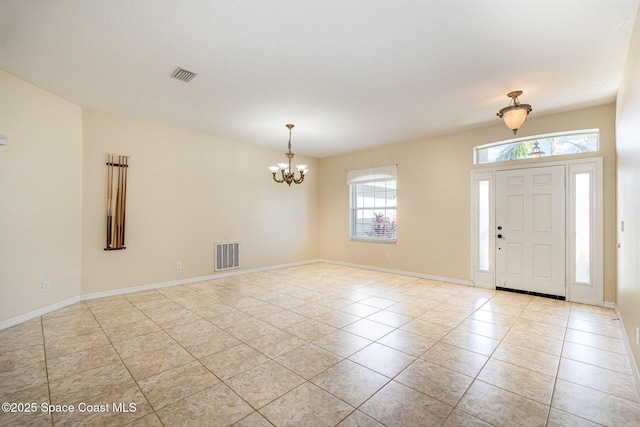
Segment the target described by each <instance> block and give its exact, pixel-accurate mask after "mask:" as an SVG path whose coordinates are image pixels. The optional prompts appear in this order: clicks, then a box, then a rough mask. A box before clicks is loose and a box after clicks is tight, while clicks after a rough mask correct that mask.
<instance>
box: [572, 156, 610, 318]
mask: <svg viewBox="0 0 640 427" xmlns="http://www.w3.org/2000/svg"><path fill="white" fill-rule="evenodd" d="M584 172H588V173H590V174H591V176H592V178H593V179H592V180H591V188H590V197H591V212H590V215H591V263H590V268H591V277H590V282H591V283H589V284H588V285H583V284H580V283H576V281H575V280H574V276H575V262H574V261H575V251H576V248H575V240H574V237H575V226H574V214H575V206H574V205H575V203H574V202H575V194H574V192H573V191H572V190H573V187H574V183H573V179H574V177H575V175H576V173H584ZM567 184H568V187H567V202H568V203H567V208H568V209H567V225H568V233H567V245H569V246H567V249H568V250H567V292H568V294H569V295H571V300H570V301H573V302H579V303H583V304H592V305H598V306H602V305H603V304H604V199H603V192H604V177H603V168H602V157H597V158H589V159H584V160H579V161H575V162H572V163H571V164H569V165H568V169H567Z"/></svg>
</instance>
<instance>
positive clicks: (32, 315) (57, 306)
mask: <svg viewBox="0 0 640 427" xmlns="http://www.w3.org/2000/svg"><path fill="white" fill-rule="evenodd" d="M314 262H322V261H321V260H318V259H313V260H308V261H298V262H291V263H286V264H278V265H271V266H267V267H258V268H252V269H248V270H235V271H230V272H227V273H219V274H211V275H208V276H200V277H190V278H187V279H180V280H171V281H169V282H160V283H150V284H147V285H141V286H134V287H132V288H122V289H114V290H112V291H104V292H95V293H92V294H86V295H80V296H77V297H73V298H69V299H68V300H65V301H60V302H58V303H55V304H52V305H49V306H47V307H43V308H39V309H37V310H34V311H31V312H29V313H25V314H22V315H20V316H17V317H13V318H11V319H7V320H5V321H2V322H0V331H1V330H3V329H6V328H9V327H11V326H15V325H17V324H20V323H23V322H26V321H28V320H32V319H35V318H37V317H40V316H43V315H45V314H48V313H51V312H52V311H56V310H59V309H61V308H65V307H67V306H69V305H71V304H75V303H78V302H81V301H87V300H93V299H98V298H106V297H112V296H117V295H125V294H131V293H134V292H141V291H148V290H152V289H160V288H166V287H169V286H179V285H186V284H188V283H196V282H204V281H207V280H214V279H224V278H226V277H232V276H241V275H244V274H252V273H260V272H263V271H270V270H277V269H280V268H287V267H295V266H298V265H305V264H313V263H314Z"/></svg>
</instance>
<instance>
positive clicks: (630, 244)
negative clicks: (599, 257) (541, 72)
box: [616, 10, 640, 366]
mask: <svg viewBox="0 0 640 427" xmlns="http://www.w3.org/2000/svg"><path fill="white" fill-rule="evenodd" d="M639 22H640V10H639V12H638V17H637V18H636V24H635V28H634V32H633V35H632V39H631V43H630V45H629V53H628V55H627V61H626V65H625V68H624V73H623V78H622V82H621V84H620V90H619V91H618V100H617V115H616V138H617V143H616V149H617V155H618V193H617V194H618V197H617V203H618V204H617V206H618V212H617V215H618V224H620V221H624V224H625V225H624V232H623V231H621V229H620V227H618V241H619V242H620V249H618V295H617V305H618V310H619V311H620V314H621V317H622V321H623V323H624V327H625V331H626V332H627V338H628V339H629V343H630V344H631V349H632V352H633V357H634V359H635V361H636V366H640V347H638V346H637V345H636V343H635V342H636V339H635V333H636V328H637V327H640V80H639V76H640V24H638V23H639Z"/></svg>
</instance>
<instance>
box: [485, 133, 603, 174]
mask: <svg viewBox="0 0 640 427" xmlns="http://www.w3.org/2000/svg"><path fill="white" fill-rule="evenodd" d="M599 140H600V132H599V130H598V129H588V130H580V131H572V132H562V133H554V134H547V135H538V136H534V137H530V136H529V137H526V138H518V139H510V140H508V141H500V142H494V143H491V144H485V145H480V146H477V147H475V148H474V164H476V165H478V164H485V163H498V162H508V161H511V160H520V159H529V158H536V157H549V156H562V155H567V154H577V153H589V152H595V151H598V149H599Z"/></svg>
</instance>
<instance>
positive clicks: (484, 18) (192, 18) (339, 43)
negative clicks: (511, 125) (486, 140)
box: [0, 0, 639, 157]
mask: <svg viewBox="0 0 640 427" xmlns="http://www.w3.org/2000/svg"><path fill="white" fill-rule="evenodd" d="M638 1H639V0H448V1H447V0H396V1H392V0H351V1H349V0H323V1H312V0H268V1H265V0H109V1H103V0H56V1H50V0H0V68H2V69H4V70H5V71H7V72H9V73H11V74H13V75H15V76H18V77H20V78H22V79H24V80H26V81H28V82H31V83H33V84H35V85H37V86H39V87H41V88H43V89H46V90H48V91H50V92H52V93H54V94H56V95H59V96H60V97H62V98H65V99H67V100H69V101H71V102H73V103H75V104H77V105H80V106H82V107H85V108H89V109H95V110H100V111H105V112H110V113H116V114H121V115H126V116H131V117H136V118H140V119H143V120H151V121H155V122H161V123H165V124H169V125H172V126H176V127H180V128H185V129H190V130H194V131H198V132H203V133H206V134H210V135H215V136H217V137H221V138H224V139H227V140H231V141H237V142H244V143H249V144H255V145H260V146H265V147H269V148H275V149H280V150H282V151H284V150H286V143H287V139H288V130H287V129H286V128H285V124H286V123H294V124H295V125H296V126H295V128H294V129H293V139H292V144H293V151H294V152H295V153H297V154H305V155H309V156H313V157H326V156H331V155H335V154H340V153H344V152H349V151H355V150H361V149H366V148H370V147H374V146H380V145H385V144H391V143H397V142H405V141H412V140H418V139H423V138H428V137H431V136H435V135H442V134H450V133H454V132H459V131H464V130H468V129H472V128H477V127H484V126H488V125H495V124H496V123H499V119H498V118H497V117H496V112H497V111H498V110H499V109H500V108H502V107H505V106H506V105H507V104H508V103H509V99H508V98H507V96H506V94H507V92H510V91H512V90H522V91H524V94H523V95H522V96H521V97H520V101H521V102H523V103H528V104H531V105H532V106H533V112H532V113H531V114H532V115H543V114H551V113H554V112H558V111H562V110H567V109H574V108H581V107H588V106H593V105H599V104H603V103H608V102H613V101H614V99H615V95H616V91H617V88H618V84H619V82H620V77H621V72H622V68H623V65H624V60H625V57H626V53H627V47H628V44H629V40H630V36H631V32H632V29H633V25H634V19H635V16H636V11H637V8H638ZM178 66H180V67H183V68H185V69H187V70H189V71H192V72H194V73H197V76H196V77H195V78H194V79H193V80H192V81H191V82H190V83H185V82H182V81H179V80H175V79H172V78H170V77H169V76H170V74H171V73H172V72H173V71H174V70H175V69H176V67H178ZM510 136H511V134H510V131H509V130H508V129H507V128H506V126H505V138H508V137H510ZM178 143H179V142H178Z"/></svg>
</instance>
